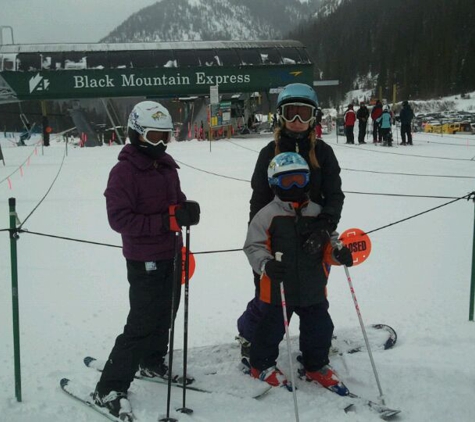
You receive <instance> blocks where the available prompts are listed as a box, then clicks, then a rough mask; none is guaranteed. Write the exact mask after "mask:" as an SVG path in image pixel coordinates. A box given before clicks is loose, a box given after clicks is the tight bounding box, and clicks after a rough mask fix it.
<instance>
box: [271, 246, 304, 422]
mask: <svg viewBox="0 0 475 422" xmlns="http://www.w3.org/2000/svg"><path fill="white" fill-rule="evenodd" d="M282 255H283V254H282V252H276V253H275V260H276V261H279V262H280V261H282ZM280 297H281V300H282V312H283V315H284V327H285V339H286V341H287V350H288V352H289V364H290V379H291V381H292V396H293V398H294V411H295V421H296V422H299V408H298V405H297V390H296V384H295V374H294V364H293V363H292V351H291V349H290V332H289V319H288V318H287V304H286V302H285V290H284V282H283V281H281V282H280Z"/></svg>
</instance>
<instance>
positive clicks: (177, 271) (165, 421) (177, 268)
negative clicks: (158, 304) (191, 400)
mask: <svg viewBox="0 0 475 422" xmlns="http://www.w3.org/2000/svg"><path fill="white" fill-rule="evenodd" d="M180 234H181V231H176V232H175V257H174V258H173V281H172V298H171V307H172V309H171V321H170V341H169V343H170V344H169V346H168V347H169V349H170V352H169V354H168V389H167V415H166V417H164V418H162V419H159V422H177V419H175V418H171V417H170V402H171V394H172V370H173V343H174V338H175V315H176V311H175V302H176V296H177V292H178V287H179V285H180V284H179V283H180V280H181V265H179V262H180V261H181V260H180V253H181V251H180V250H179V239H180Z"/></svg>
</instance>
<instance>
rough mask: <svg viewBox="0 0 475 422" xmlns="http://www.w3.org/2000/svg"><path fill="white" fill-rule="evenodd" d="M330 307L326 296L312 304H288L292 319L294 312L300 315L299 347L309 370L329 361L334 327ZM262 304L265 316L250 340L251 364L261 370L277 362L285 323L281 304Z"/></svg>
mask: <svg viewBox="0 0 475 422" xmlns="http://www.w3.org/2000/svg"><path fill="white" fill-rule="evenodd" d="M328 307H329V304H328V301H327V300H325V301H324V302H322V303H318V304H315V305H311V306H291V305H287V317H288V318H289V322H290V319H291V318H292V315H293V314H294V312H295V313H296V314H297V315H298V316H299V317H300V336H299V343H300V351H301V352H302V359H303V365H304V368H305V369H306V370H307V371H317V370H318V369H320V368H322V367H323V366H325V365H327V364H328V363H329V360H328V353H329V351H330V347H331V341H332V335H333V328H334V327H333V322H332V320H331V317H330V314H329V313H328ZM260 308H261V310H262V317H261V319H260V321H259V322H258V324H257V326H256V328H255V332H254V336H253V338H252V343H251V366H252V367H253V368H256V369H258V370H260V371H262V370H264V369H267V368H270V367H271V366H274V365H276V362H277V358H278V356H279V344H280V342H281V341H282V339H283V337H284V335H285V327H284V316H283V312H282V306H280V305H271V304H268V303H265V304H264V303H262V306H260Z"/></svg>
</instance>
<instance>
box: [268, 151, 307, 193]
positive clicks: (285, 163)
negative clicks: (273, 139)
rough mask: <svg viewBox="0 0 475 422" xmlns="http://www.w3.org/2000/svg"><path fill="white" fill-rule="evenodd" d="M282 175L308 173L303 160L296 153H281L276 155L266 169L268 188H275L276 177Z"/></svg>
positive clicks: (276, 183)
mask: <svg viewBox="0 0 475 422" xmlns="http://www.w3.org/2000/svg"><path fill="white" fill-rule="evenodd" d="M284 173H310V168H309V167H308V164H307V162H306V161H305V159H304V158H303V157H302V156H301V155H300V154H297V153H296V152H283V153H281V154H278V155H276V156H275V157H274V158H273V159H272V161H271V162H270V164H269V167H268V168H267V178H268V181H269V185H270V186H277V185H278V180H277V176H279V175H281V174H284Z"/></svg>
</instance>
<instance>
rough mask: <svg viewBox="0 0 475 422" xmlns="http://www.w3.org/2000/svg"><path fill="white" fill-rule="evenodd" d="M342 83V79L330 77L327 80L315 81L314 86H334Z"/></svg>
mask: <svg viewBox="0 0 475 422" xmlns="http://www.w3.org/2000/svg"><path fill="white" fill-rule="evenodd" d="M334 85H340V81H339V80H338V79H329V80H327V81H313V86H334Z"/></svg>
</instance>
